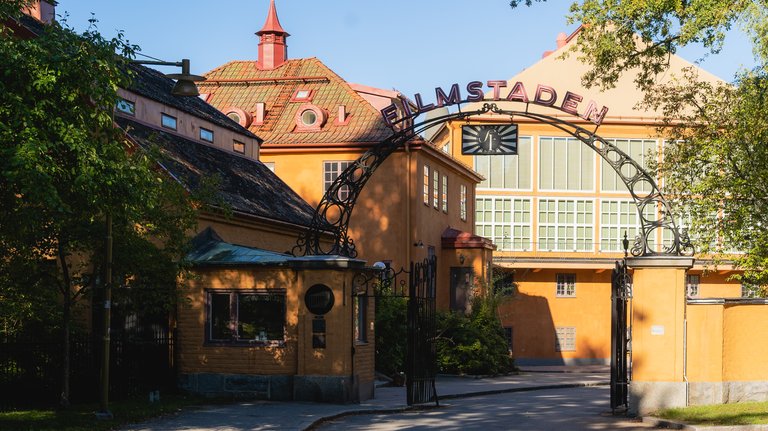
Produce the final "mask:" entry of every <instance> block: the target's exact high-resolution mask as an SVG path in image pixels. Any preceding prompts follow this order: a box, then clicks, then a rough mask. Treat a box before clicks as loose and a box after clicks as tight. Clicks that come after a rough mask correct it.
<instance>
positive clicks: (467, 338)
mask: <svg viewBox="0 0 768 431" xmlns="http://www.w3.org/2000/svg"><path fill="white" fill-rule="evenodd" d="M500 300H501V296H500V294H494V293H492V292H486V293H484V294H480V295H476V296H475V297H474V298H473V299H472V312H471V313H470V314H469V315H468V316H467V315H464V314H463V313H459V312H451V311H443V312H439V313H438V320H437V328H438V339H437V358H438V359H437V361H438V367H439V369H440V371H441V372H444V373H451V374H503V373H507V372H509V371H511V370H512V368H513V364H512V358H511V357H510V355H509V350H508V346H507V341H506V339H505V337H504V329H503V328H502V326H501V320H500V319H499V316H498V313H497V309H498V306H499V301H500Z"/></svg>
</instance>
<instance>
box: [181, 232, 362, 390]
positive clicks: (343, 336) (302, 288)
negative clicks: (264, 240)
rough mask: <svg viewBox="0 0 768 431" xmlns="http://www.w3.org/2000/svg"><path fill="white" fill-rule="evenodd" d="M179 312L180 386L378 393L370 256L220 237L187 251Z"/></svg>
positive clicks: (203, 240) (199, 240)
mask: <svg viewBox="0 0 768 431" xmlns="http://www.w3.org/2000/svg"><path fill="white" fill-rule="evenodd" d="M190 260H191V262H192V264H193V272H194V276H193V277H190V278H189V279H187V280H185V282H184V289H185V291H184V294H185V296H186V297H188V298H190V300H189V301H188V302H187V303H185V304H183V305H180V306H179V308H178V312H177V316H178V321H177V329H178V352H179V353H178V356H177V357H178V369H179V374H180V387H181V388H182V389H184V390H188V391H191V392H195V393H200V394H204V395H207V396H227V397H243V398H258V399H270V400H301V401H322V402H357V401H362V400H365V399H369V398H371V397H373V380H374V333H373V329H374V328H373V316H374V310H373V302H372V301H370V300H369V298H368V297H364V296H354V295H353V289H352V281H353V278H354V277H355V276H356V275H358V274H360V273H361V272H362V273H365V272H367V271H370V270H371V269H370V268H366V267H365V265H364V261H361V260H356V259H350V258H345V257H338V256H321V257H319V256H309V257H293V256H290V255H287V254H281V253H275V252H271V251H266V250H261V249H256V248H250V247H244V246H239V245H234V244H230V243H227V242H224V241H222V240H221V239H220V238H219V237H218V236H217V235H216V234H215V232H213V231H211V230H209V231H207V232H206V233H205V235H201V236H199V237H198V238H197V239H196V240H195V246H194V250H193V252H192V253H191V254H190Z"/></svg>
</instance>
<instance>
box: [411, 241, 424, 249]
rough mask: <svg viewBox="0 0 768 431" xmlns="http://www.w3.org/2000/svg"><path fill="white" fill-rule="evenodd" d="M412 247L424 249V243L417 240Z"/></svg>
mask: <svg viewBox="0 0 768 431" xmlns="http://www.w3.org/2000/svg"><path fill="white" fill-rule="evenodd" d="M413 246H414V247H418V248H424V243H423V242H421V240H418V241H416V242H414V243H413Z"/></svg>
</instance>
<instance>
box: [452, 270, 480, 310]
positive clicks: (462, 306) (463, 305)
mask: <svg viewBox="0 0 768 431" xmlns="http://www.w3.org/2000/svg"><path fill="white" fill-rule="evenodd" d="M474 282H475V272H474V271H473V270H472V268H467V267H464V266H453V267H451V304H450V305H451V310H452V311H461V312H464V313H466V312H467V311H468V310H469V300H470V292H471V291H472V285H473V284H474Z"/></svg>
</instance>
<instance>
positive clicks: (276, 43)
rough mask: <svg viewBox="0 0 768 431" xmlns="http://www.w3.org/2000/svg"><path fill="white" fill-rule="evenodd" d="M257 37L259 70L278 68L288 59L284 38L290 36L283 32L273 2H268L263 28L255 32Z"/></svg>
mask: <svg viewBox="0 0 768 431" xmlns="http://www.w3.org/2000/svg"><path fill="white" fill-rule="evenodd" d="M256 35H257V36H259V61H258V62H257V65H258V67H259V68H261V69H265V70H271V69H275V68H277V67H279V66H280V65H282V64H283V63H285V60H287V59H288V45H287V44H286V43H285V38H286V37H288V36H290V35H289V34H288V32H287V31H285V30H283V26H281V25H280V20H279V19H277V9H275V0H270V2H269V13H268V14H267V22H265V23H264V28H262V29H261V30H259V31H257V32H256Z"/></svg>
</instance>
